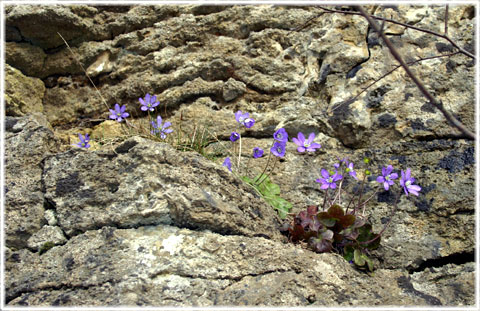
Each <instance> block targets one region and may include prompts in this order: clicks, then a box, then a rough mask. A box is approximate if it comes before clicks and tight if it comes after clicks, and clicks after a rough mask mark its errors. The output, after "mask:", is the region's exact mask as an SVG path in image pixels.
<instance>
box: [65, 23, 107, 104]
mask: <svg viewBox="0 0 480 311" xmlns="http://www.w3.org/2000/svg"><path fill="white" fill-rule="evenodd" d="M57 34H58V35H59V36H60V38H62V40H63V42H64V43H65V45H66V46H67V48H68V50H69V51H70V53H72V55H73V58H75V61H76V62H77V64H78V65H80V67H81V68H82V70H83V72H84V73H85V75H86V76H87V78H88V80H89V81H90V83H91V84H92V85H93V87H94V88H95V90H96V91H97V93H98V95H99V96H100V98H101V99H102V101H103V103H104V104H105V106H106V107H107V109H110V107H108V104H107V102H106V101H105V99H104V98H103V96H102V93H100V91H99V90H98V89H97V86H96V85H95V83H93V81H92V79H91V78H90V76H89V75H88V73H87V71H86V70H85V68H84V67H83V65H82V64H81V63H80V61H79V60H78V57H77V56H76V55H75V53H73V50H72V48H71V47H70V45H69V44H68V43H67V40H65V39H64V38H63V37H62V35H61V34H60V33H59V32H57Z"/></svg>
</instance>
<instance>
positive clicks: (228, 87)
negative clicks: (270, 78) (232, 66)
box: [222, 78, 246, 102]
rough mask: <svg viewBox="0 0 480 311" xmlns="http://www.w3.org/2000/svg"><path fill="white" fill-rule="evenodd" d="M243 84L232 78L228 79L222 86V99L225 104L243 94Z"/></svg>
mask: <svg viewBox="0 0 480 311" xmlns="http://www.w3.org/2000/svg"><path fill="white" fill-rule="evenodd" d="M245 87H246V86H245V83H243V82H240V81H236V80H234V79H232V78H230V79H228V80H227V82H225V84H224V85H223V94H222V95H223V99H224V100H225V101H227V102H229V101H232V100H234V99H235V98H237V97H239V96H241V95H242V94H243V93H245Z"/></svg>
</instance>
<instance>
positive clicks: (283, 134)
mask: <svg viewBox="0 0 480 311" xmlns="http://www.w3.org/2000/svg"><path fill="white" fill-rule="evenodd" d="M235 120H236V121H237V122H238V123H239V124H240V125H242V126H245V127H246V128H247V129H250V128H251V127H253V125H254V124H255V120H254V119H252V118H251V117H250V114H249V113H248V112H245V113H244V112H242V111H241V110H239V111H237V112H235ZM239 139H241V135H240V134H239V133H238V132H235V131H234V132H232V133H231V134H230V141H231V142H236V141H237V140H239ZM273 139H274V140H273V144H272V147H271V148H270V153H271V154H273V155H274V156H275V157H278V158H281V157H284V156H285V153H286V149H287V142H288V133H287V131H286V130H285V129H284V128H280V129H278V130H277V131H275V133H273ZM314 139H315V133H310V134H309V135H308V139H306V138H305V135H304V134H303V133H302V132H299V133H298V134H297V137H294V138H292V141H293V142H294V143H295V144H296V145H297V151H298V152H300V153H303V152H305V151H307V152H315V151H316V150H317V149H319V148H321V145H320V144H318V143H315V142H313V140H314ZM263 155H264V150H263V149H262V148H260V147H255V148H253V158H254V159H258V158H261V157H262V156H263ZM223 165H224V166H225V167H227V168H228V169H229V170H231V160H230V158H226V159H225V162H224V163H223ZM267 165H268V164H267Z"/></svg>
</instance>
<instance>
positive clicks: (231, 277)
mask: <svg viewBox="0 0 480 311" xmlns="http://www.w3.org/2000/svg"><path fill="white" fill-rule="evenodd" d="M291 271H293V272H295V273H297V272H296V271H294V270H287V269H275V270H267V271H264V272H260V273H248V274H244V275H240V276H235V277H233V276H224V277H220V276H217V277H206V276H202V275H191V274H186V273H181V272H178V271H161V272H158V273H155V274H152V275H150V276H149V277H150V278H152V279H153V278H155V277H158V276H162V275H176V276H179V277H183V278H188V279H201V280H213V281H214V280H227V281H234V282H239V281H241V280H243V279H244V278H246V277H249V276H250V277H257V276H263V275H268V274H272V273H276V272H280V273H285V272H291ZM297 274H298V273H297ZM227 287H228V286H227Z"/></svg>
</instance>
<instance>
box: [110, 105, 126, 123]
mask: <svg viewBox="0 0 480 311" xmlns="http://www.w3.org/2000/svg"><path fill="white" fill-rule="evenodd" d="M126 109H127V106H125V105H123V106H122V107H120V106H119V105H118V104H115V110H113V109H108V110H110V113H111V115H110V119H113V120H116V121H117V122H122V120H123V119H125V118H126V117H128V116H129V115H130V114H128V112H125V110H126Z"/></svg>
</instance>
